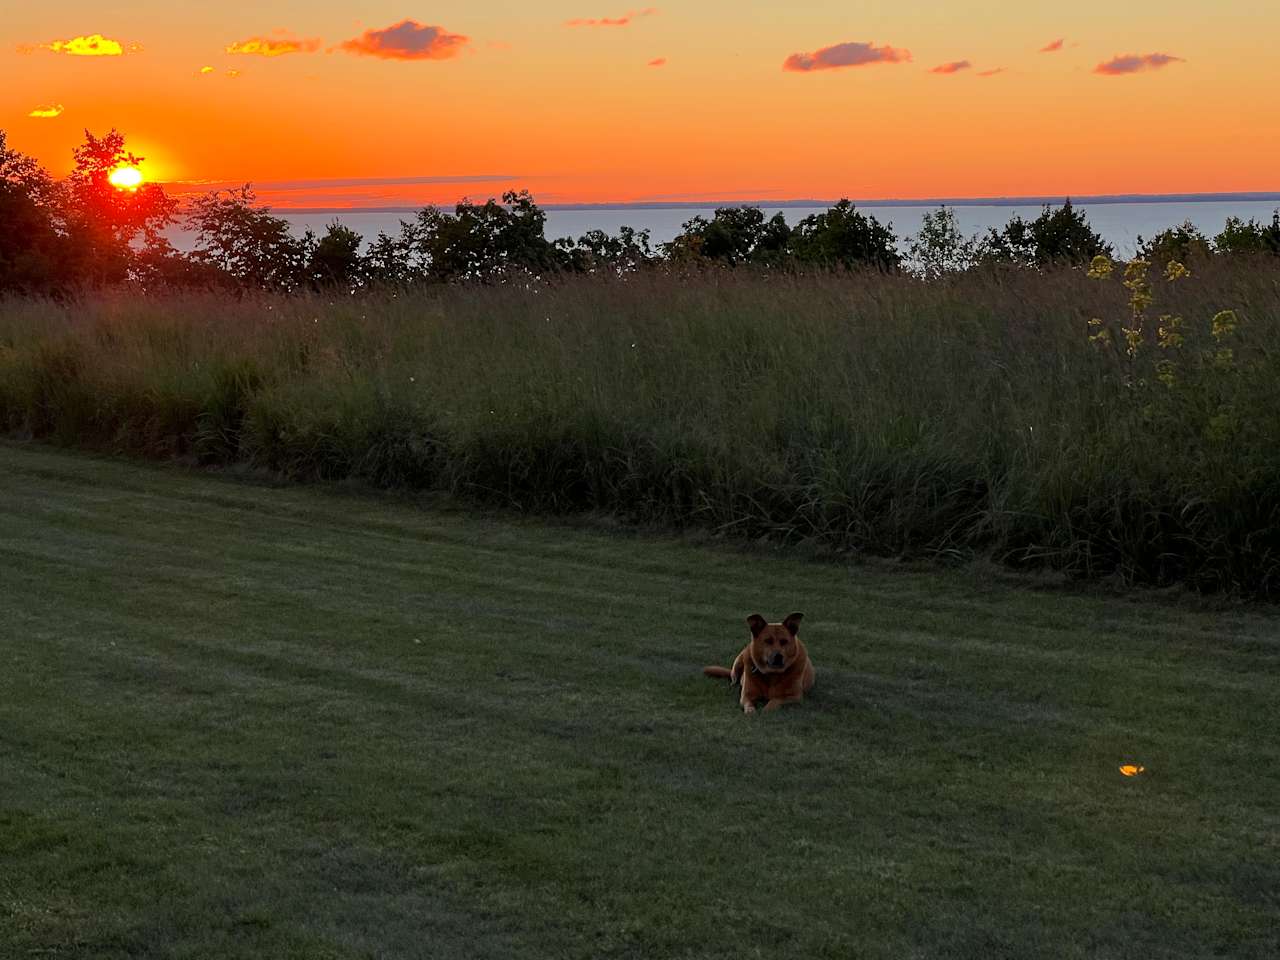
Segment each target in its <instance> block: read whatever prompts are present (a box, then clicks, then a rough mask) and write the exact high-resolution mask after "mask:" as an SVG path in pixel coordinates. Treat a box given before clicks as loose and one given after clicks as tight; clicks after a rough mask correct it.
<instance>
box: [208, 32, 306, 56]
mask: <svg viewBox="0 0 1280 960" xmlns="http://www.w3.org/2000/svg"><path fill="white" fill-rule="evenodd" d="M319 49H320V40H319V39H318V38H317V39H312V40H299V39H297V38H296V37H290V36H279V37H276V38H271V37H250V38H249V39H248V40H237V41H236V42H235V43H232V44H228V45H227V53H234V54H241V55H243V56H257V57H283V56H284V55H285V54H288V53H315V52H316V51H317V50H319Z"/></svg>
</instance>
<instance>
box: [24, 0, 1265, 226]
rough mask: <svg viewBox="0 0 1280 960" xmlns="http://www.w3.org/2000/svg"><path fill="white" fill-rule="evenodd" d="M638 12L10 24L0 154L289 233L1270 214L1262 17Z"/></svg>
mask: <svg viewBox="0 0 1280 960" xmlns="http://www.w3.org/2000/svg"><path fill="white" fill-rule="evenodd" d="M644 2H645V0H640V2H639V3H636V4H634V5H631V6H628V5H627V3H626V0H536V2H529V0H518V2H517V0H508V2H500V0H433V2H428V3H422V2H406V0H369V2H362V3H350V2H345V3H339V2H338V0H226V2H223V3H217V4H214V3H199V4H196V3H175V2H173V0H166V2H158V0H92V2H91V0H56V2H53V3H35V2H31V3H16V2H14V3H6V4H5V7H6V9H5V14H4V18H3V20H2V21H0V77H2V78H3V81H4V82H2V83H0V128H3V129H5V130H7V131H8V134H9V142H10V146H12V147H14V148H16V149H19V150H22V151H23V152H26V153H31V154H34V155H35V156H36V157H38V158H39V159H40V160H41V161H42V162H44V163H45V164H46V165H47V166H49V167H50V169H52V170H54V172H56V173H59V174H62V173H65V172H66V170H67V168H68V166H69V163H70V151H71V148H72V147H73V146H74V145H75V144H76V143H78V142H79V141H80V140H81V139H82V137H83V131H84V130H85V128H88V129H89V130H91V131H93V132H95V133H104V132H106V130H108V129H109V128H111V127H113V126H114V127H116V128H118V129H119V130H121V131H122V132H123V133H125V134H126V135H127V136H128V138H129V141H130V145H131V146H132V147H133V148H134V149H135V151H136V152H138V153H141V154H143V155H145V156H146V157H147V163H146V164H145V165H144V169H145V172H146V173H147V175H148V176H149V177H150V178H152V179H159V180H166V181H201V182H230V181H246V180H251V181H254V182H255V183H257V184H259V185H260V186H261V187H262V189H261V191H260V192H261V193H262V195H263V196H265V197H268V198H269V199H270V200H271V202H272V203H273V204H275V205H276V206H278V207H290V206H335V207H342V206H348V205H357V206H359V205H373V206H384V205H401V204H417V203H425V202H452V201H453V200H456V199H457V198H458V197H460V196H463V195H469V196H472V197H477V198H482V197H487V196H489V195H492V194H496V193H500V192H501V191H502V190H505V189H510V188H514V187H527V188H529V189H530V190H532V191H533V193H534V194H535V196H536V197H537V198H538V199H539V200H540V201H542V202H544V203H557V202H601V201H637V200H695V199H709V200H714V199H726V198H733V199H761V200H765V199H791V198H810V197H813V198H822V199H830V198H836V197H840V196H849V197H854V198H859V199H874V198H912V197H944V196H945V197H965V196H1017V195H1065V194H1072V195H1076V196H1082V195H1090V194H1101V193H1166V192H1221V191H1264V190H1280V165H1278V164H1277V162H1276V157H1277V156H1280V110H1277V109H1275V106H1274V103H1272V102H1271V101H1272V100H1273V98H1274V96H1275V93H1274V91H1275V90H1277V89H1280V58H1278V57H1277V56H1276V54H1275V49H1276V44H1277V42H1278V41H1280V3H1276V2H1275V0H1216V2H1215V3H1204V2H1203V0H1194V2H1193V0H1124V2H1123V3H1117V2H1115V0H1073V2H1072V3H1069V4H1061V3H1053V4H1050V3H1011V2H1008V0H927V2H925V0H860V2H856V3H855V2H851V0H790V2H785V3H781V2H777V0H655V4H656V5H655V6H653V7H646V6H644V5H643V4H644ZM104 54H105V55H104ZM353 181H354V182H353Z"/></svg>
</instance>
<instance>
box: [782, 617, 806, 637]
mask: <svg viewBox="0 0 1280 960" xmlns="http://www.w3.org/2000/svg"><path fill="white" fill-rule="evenodd" d="M803 619H804V614H803V613H793V614H791V616H789V617H787V619H785V620H783V621H782V625H783V626H784V627H786V628H787V632H788V633H789V634H791V635H792V636H793V637H794V636H796V635H798V634H799V633H800V621H801V620H803Z"/></svg>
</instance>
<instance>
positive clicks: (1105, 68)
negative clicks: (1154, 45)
mask: <svg viewBox="0 0 1280 960" xmlns="http://www.w3.org/2000/svg"><path fill="white" fill-rule="evenodd" d="M1171 63H1186V61H1185V60H1183V59H1182V57H1174V56H1170V55H1169V54H1167V53H1144V54H1137V53H1126V54H1124V55H1122V56H1118V57H1112V58H1111V59H1110V60H1108V61H1107V62H1106V63H1100V64H1098V65H1097V66H1096V67H1094V69H1093V72H1094V73H1099V74H1102V75H1103V76H1104V77H1123V76H1124V75H1125V74H1129V73H1141V72H1142V71H1144V70H1159V69H1161V68H1162V67H1167V66H1168V65H1169V64H1171Z"/></svg>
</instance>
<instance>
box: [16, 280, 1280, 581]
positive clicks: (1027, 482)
mask: <svg viewBox="0 0 1280 960" xmlns="http://www.w3.org/2000/svg"><path fill="white" fill-rule="evenodd" d="M1264 263H1266V264H1267V265H1266V266H1265V267H1264V266H1262V264H1264ZM1194 273H1195V275H1194V277H1193V278H1192V279H1191V280H1186V281H1181V282H1179V283H1177V284H1165V283H1163V282H1157V284H1156V289H1155V291H1154V292H1155V295H1156V297H1157V309H1158V310H1159V311H1165V310H1168V311H1170V312H1173V311H1176V312H1178V313H1180V314H1181V315H1183V316H1184V317H1185V320H1186V325H1187V330H1188V343H1187V345H1186V346H1185V347H1184V348H1183V349H1182V351H1181V352H1180V356H1181V357H1183V358H1185V359H1183V360H1180V363H1181V364H1182V365H1183V367H1185V370H1182V371H1181V372H1180V376H1179V380H1178V383H1177V385H1176V386H1173V387H1170V386H1166V385H1165V384H1163V383H1157V382H1155V381H1154V379H1151V378H1148V377H1144V376H1142V371H1143V369H1145V368H1143V367H1141V362H1140V361H1141V358H1139V361H1134V360H1130V359H1128V358H1127V357H1125V356H1123V355H1122V354H1121V353H1119V352H1117V351H1107V350H1104V349H1100V348H1099V345H1098V344H1097V343H1091V342H1090V340H1089V333H1090V330H1091V328H1090V327H1089V324H1088V321H1089V320H1090V319H1092V318H1094V317H1123V316H1124V315H1125V314H1126V312H1127V310H1128V306H1127V302H1128V301H1127V291H1126V290H1125V289H1124V288H1123V287H1122V286H1121V285H1120V283H1119V282H1099V281H1094V280H1090V279H1088V278H1087V277H1086V276H1084V274H1083V273H1081V272H1080V271H1062V272H1058V273H1048V274H1038V273H1030V272H1021V271H1016V272H1007V271H1006V272H999V271H997V272H985V273H972V274H968V275H964V276H961V277H958V278H954V279H951V280H944V281H940V282H935V283H928V284H925V283H921V282H919V281H915V280H912V279H910V278H906V277H892V276H881V275H856V274H855V275H821V276H807V277H781V276H768V275H760V274H747V273H736V274H734V273H726V274H715V273H712V274H705V275H699V276H696V277H692V278H679V277H670V276H661V275H652V276H641V277H634V278H631V279H630V280H628V281H626V282H610V281H604V280H593V279H590V278H584V279H578V280H574V281H572V282H567V283H564V284H562V285H555V286H549V287H535V288H530V287H521V286H518V285H508V286H499V287H489V288H472V289H464V288H448V289H436V290H429V291H423V292H415V293H408V294H405V293H400V294H395V293H382V294H371V295H368V296H364V297H360V298H355V299H345V298H343V299H335V300H333V301H330V300H329V299H327V298H323V297H314V296H312V297H293V298H283V297H282V298H260V299H244V300H235V299H229V298H225V297H217V296H202V295H174V296H172V297H160V298H150V299H129V298H126V297H124V296H98V297H93V298H89V299H85V300H83V301H79V302H74V303H66V304H58V303H53V302H48V301H31V300H10V301H7V302H4V303H3V304H0V427H2V428H3V429H5V430H7V431H8V432H10V433H11V434H17V435H22V436H31V437H38V438H48V439H52V440H55V441H58V442H62V443H69V444H78V445H92V446H94V447H98V448H102V447H106V448H109V449H112V450H117V451H121V452H127V453H131V454H141V455H146V456H159V457H181V458H188V459H191V460H194V461H196V462H199V463H202V464H250V465H254V466H256V467H260V468H265V469H267V470H270V471H274V472H276V473H278V474H280V475H282V476H284V477H288V478H293V479H298V480H339V479H346V478H356V479H359V480H362V481H366V482H368V483H372V484H375V485H380V486H386V487H406V486H407V487H416V488H432V489H440V490H446V491H449V492H450V493H452V494H455V495H459V496H462V497H466V498H472V499H478V500H484V501H496V502H500V503H503V504H508V505H513V506H515V507H518V508H520V509H525V510H529V511H538V512H557V513H558V512H568V511H584V510H593V511H607V512H610V513H613V514H615V515H617V516H619V517H621V518H623V519H625V520H627V521H633V522H646V523H647V522H658V523H662V524H668V525H677V526H680V525H699V526H704V527H710V528H715V529H717V530H721V531H726V532H731V533H733V534H735V535H740V536H742V537H752V538H756V537H761V536H769V537H772V538H778V539H783V540H788V541H797V540H812V541H817V542H820V543H823V544H827V545H831V546H833V547H837V548H847V549H851V550H858V551H867V552H872V553H877V554H884V555H912V554H917V555H918V554H929V555H942V556H968V555H973V554H977V553H980V554H986V555H990V556H993V557H995V558H997V559H999V560H1000V561H1003V562H1006V563H1011V564H1018V565H1027V564H1045V565H1050V566H1053V567H1056V568H1060V569H1063V570H1066V571H1068V572H1070V573H1071V574H1073V575H1078V576H1083V577H1096V576H1102V575H1111V574H1118V575H1120V576H1122V577H1124V578H1125V579H1126V580H1128V581H1131V582H1142V583H1156V584H1165V583H1174V582H1187V583H1190V584H1192V585H1194V586H1197V587H1200V588H1204V589H1224V588H1228V589H1237V590H1241V591H1244V592H1247V593H1250V594H1257V595H1271V596H1274V595H1276V594H1277V593H1280V512H1278V511H1280V376H1277V375H1278V374H1280V369H1277V367H1278V365H1280V273H1278V272H1277V271H1276V269H1275V267H1274V265H1271V264H1270V262H1267V261H1259V262H1258V263H1249V262H1240V261H1236V262H1230V261H1215V262H1212V263H1210V262H1206V263H1204V264H1202V265H1198V266H1197V267H1196V269H1195V271H1194ZM1227 308H1230V309H1233V310H1235V311H1236V314H1237V316H1238V318H1239V324H1238V329H1237V330H1235V331H1234V332H1233V334H1232V337H1233V339H1232V360H1231V363H1230V365H1229V367H1230V368H1229V369H1226V368H1224V367H1223V365H1222V364H1221V363H1217V364H1215V362H1213V361H1211V360H1208V359H1203V358H1205V357H1208V356H1209V353H1210V348H1212V347H1214V346H1220V345H1217V344H1214V343H1211V342H1210V341H1209V339H1208V338H1209V336H1210V334H1209V333H1208V332H1206V331H1207V330H1208V325H1209V318H1211V317H1212V316H1214V315H1215V314H1217V313H1218V312H1219V311H1221V310H1223V309H1227ZM1151 349H1153V350H1154V349H1156V348H1154V347H1152V348H1151ZM1219 352H1221V351H1219ZM1142 362H1145V361H1142Z"/></svg>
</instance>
